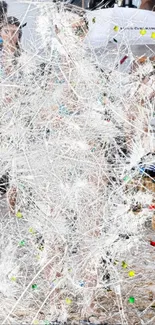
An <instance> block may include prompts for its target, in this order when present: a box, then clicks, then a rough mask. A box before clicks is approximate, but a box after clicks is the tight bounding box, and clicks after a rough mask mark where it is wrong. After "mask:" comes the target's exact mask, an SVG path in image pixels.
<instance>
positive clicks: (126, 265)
mask: <svg viewBox="0 0 155 325" xmlns="http://www.w3.org/2000/svg"><path fill="white" fill-rule="evenodd" d="M122 267H123V269H126V268H127V267H128V264H127V263H126V262H125V261H123V262H122Z"/></svg>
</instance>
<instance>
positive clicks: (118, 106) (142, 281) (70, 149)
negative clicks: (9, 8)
mask: <svg viewBox="0 0 155 325" xmlns="http://www.w3.org/2000/svg"><path fill="white" fill-rule="evenodd" d="M37 5H38V8H39V10H40V16H39V17H38V18H37V32H38V34H39V35H40V44H39V49H40V50H39V51H38V52H37V53H32V54H31V53H24V54H22V55H21V57H20V67H19V68H17V69H15V71H14V72H13V73H12V75H11V76H7V77H6V78H5V79H3V81H2V83H1V85H0V87H1V91H2V94H3V96H2V98H1V102H0V126H1V128H0V130H1V131H0V132H1V133H0V137H1V151H0V161H1V174H2V175H4V174H5V173H6V172H8V173H9V177H10V186H11V185H13V186H15V187H16V189H17V202H16V209H15V213H14V214H13V213H11V212H10V211H9V207H8V197H7V195H6V197H2V198H1V201H0V207H1V220H2V223H1V251H0V253H1V256H0V258H1V267H0V278H1V285H0V299H1V302H2V301H6V304H5V306H4V304H3V303H1V304H0V320H1V322H2V324H9V323H10V324H13V323H16V324H21V323H23V322H25V323H26V322H27V323H29V324H49V323H50V322H53V321H59V322H61V323H64V322H67V323H68V324H73V323H74V324H76V323H77V324H79V321H83V320H89V321H90V322H92V323H94V324H104V323H107V324H123V325H124V324H134V323H135V322H137V323H138V324H142V323H144V324H145V323H146V322H147V321H148V319H149V320H150V319H151V321H152V322H153V317H154V316H155V314H154V311H153V309H149V308H150V307H149V308H148V306H149V305H150V300H149V299H150V297H149V291H150V290H151V289H150V288H151V287H150V286H151V285H152V283H153V281H154V274H153V271H152V268H151V267H152V265H153V263H154V256H153V255H154V251H153V249H154V248H153V247H151V246H150V243H149V240H150V239H152V240H153V238H154V237H153V236H154V234H153V233H151V226H150V221H151V218H152V214H153V210H151V208H149V206H151V205H152V204H153V193H152V191H151V190H149V189H147V188H145V186H146V184H144V186H143V188H145V192H144V191H143V190H141V189H140V185H141V183H142V181H143V176H142V174H140V167H138V164H139V163H140V161H141V159H143V160H144V162H145V163H151V164H153V158H152V155H151V154H150V156H148V158H147V156H146V155H147V154H148V153H149V152H151V151H153V150H152V148H153V146H154V139H153V134H152V133H151V130H152V129H151V123H153V121H152V118H153V103H152V102H151V100H150V99H149V96H150V94H151V92H152V88H153V87H154V77H153V76H152V77H151V78H150V79H149V80H148V81H146V83H145V82H143V80H142V78H143V77H144V76H145V75H147V74H148V73H150V72H151V71H152V70H153V68H152V65H151V64H146V65H144V69H143V73H142V69H141V67H140V68H137V70H136V71H135V72H133V73H132V74H126V73H122V72H120V71H119V70H118V69H116V70H114V71H113V69H112V71H111V73H110V74H109V73H106V72H105V71H103V72H102V71H100V69H99V68H98V67H97V64H96V62H97V63H99V61H98V58H96V57H95V54H94V53H93V52H91V49H90V50H89V51H87V50H86V48H85V45H84V44H83V41H82V39H81V38H80V37H78V36H76V35H75V33H74V30H73V28H72V24H74V23H75V21H77V20H78V16H77V15H76V14H73V13H69V12H65V11H64V8H63V6H62V7H61V8H60V11H59V12H58V11H57V8H56V7H55V5H54V4H49V3H44V4H43V3H41V4H39V3H38V4H37ZM54 25H57V27H58V29H59V33H58V34H57V35H56V33H55V27H54ZM53 39H54V46H53V42H52V40H53ZM50 40H51V41H50ZM102 60H104V54H103V57H102ZM40 65H41V66H40ZM151 69H152V70H151ZM142 100H143V101H144V102H145V104H143V102H142ZM151 121H152V122H151ZM152 125H153V124H152ZM136 206H138V207H139V210H138V208H137V210H136V211H135V210H134V208H135V207H136ZM137 211H138V212H137ZM148 224H149V229H148V228H147V227H148ZM144 252H145V254H144ZM130 271H131V273H130ZM152 291H153V289H152ZM132 297H133V298H134V299H135V303H134V305H132V304H131V301H129V299H130V298H132ZM152 299H154V298H152ZM133 306H134V308H133ZM152 324H153V323H152Z"/></svg>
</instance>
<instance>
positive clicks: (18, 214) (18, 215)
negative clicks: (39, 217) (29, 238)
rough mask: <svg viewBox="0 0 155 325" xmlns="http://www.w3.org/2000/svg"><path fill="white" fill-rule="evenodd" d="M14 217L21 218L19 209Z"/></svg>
mask: <svg viewBox="0 0 155 325" xmlns="http://www.w3.org/2000/svg"><path fill="white" fill-rule="evenodd" d="M16 217H17V218H19V219H20V218H22V213H21V212H20V211H18V212H17V213H16Z"/></svg>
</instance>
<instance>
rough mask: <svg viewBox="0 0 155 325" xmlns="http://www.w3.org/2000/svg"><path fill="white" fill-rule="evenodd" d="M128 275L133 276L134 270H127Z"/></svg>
mask: <svg viewBox="0 0 155 325" xmlns="http://www.w3.org/2000/svg"><path fill="white" fill-rule="evenodd" d="M128 275H129V277H130V278H132V277H134V276H135V271H132V270H131V271H129V272H128Z"/></svg>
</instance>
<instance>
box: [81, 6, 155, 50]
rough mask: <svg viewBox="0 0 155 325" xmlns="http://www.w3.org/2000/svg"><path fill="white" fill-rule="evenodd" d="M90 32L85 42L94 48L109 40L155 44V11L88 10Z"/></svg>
mask: <svg viewBox="0 0 155 325" xmlns="http://www.w3.org/2000/svg"><path fill="white" fill-rule="evenodd" d="M87 19H88V23H89V32H88V34H87V36H86V38H85V43H86V44H87V45H89V46H92V47H94V48H98V47H106V46H107V44H108V43H109V42H111V43H121V44H130V45H144V44H148V45H149V44H154V45H155V12H152V11H147V10H141V9H134V8H121V7H117V6H115V7H114V8H108V9H100V10H94V11H90V12H87Z"/></svg>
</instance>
